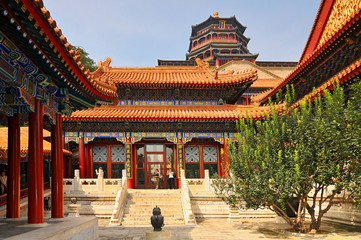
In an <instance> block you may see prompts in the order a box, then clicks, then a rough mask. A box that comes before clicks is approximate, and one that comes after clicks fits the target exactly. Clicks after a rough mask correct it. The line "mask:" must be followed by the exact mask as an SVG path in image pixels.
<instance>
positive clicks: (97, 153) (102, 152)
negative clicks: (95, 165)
mask: <svg viewBox="0 0 361 240" xmlns="http://www.w3.org/2000/svg"><path fill="white" fill-rule="evenodd" d="M93 162H107V147H106V146H94V147H93Z"/></svg>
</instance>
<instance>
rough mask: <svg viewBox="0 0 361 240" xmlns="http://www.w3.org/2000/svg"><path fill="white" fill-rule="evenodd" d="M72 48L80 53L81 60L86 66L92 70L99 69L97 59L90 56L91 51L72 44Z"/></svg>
mask: <svg viewBox="0 0 361 240" xmlns="http://www.w3.org/2000/svg"><path fill="white" fill-rule="evenodd" d="M71 48H72V49H73V50H75V51H77V52H78V53H79V55H80V61H81V63H82V64H83V66H84V67H85V68H87V69H89V70H90V71H91V72H94V71H95V70H97V65H96V64H95V61H94V60H93V59H92V58H90V57H89V53H87V52H86V51H85V50H84V48H83V47H80V46H72V47H71Z"/></svg>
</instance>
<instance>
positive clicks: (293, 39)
mask: <svg viewBox="0 0 361 240" xmlns="http://www.w3.org/2000/svg"><path fill="white" fill-rule="evenodd" d="M43 1H44V5H45V7H46V8H47V9H48V10H49V11H50V14H51V17H52V18H53V19H55V20H56V22H57V25H58V27H59V28H61V29H62V32H63V34H64V35H65V36H66V37H67V39H68V41H69V42H70V43H71V44H73V45H77V46H82V47H84V49H85V50H86V51H87V52H88V53H89V54H90V57H92V58H93V59H94V60H95V61H96V62H98V61H99V60H104V59H106V58H107V57H110V58H112V64H111V66H119V67H133V66H134V67H141V66H150V67H151V66H156V65H157V59H164V60H185V54H186V53H187V50H188V47H189V36H190V34H191V25H196V24H198V23H201V22H202V21H204V20H206V19H207V18H208V17H209V16H210V15H212V14H213V12H215V11H218V12H219V16H220V17H230V16H233V15H234V16H236V18H237V19H238V21H239V22H240V23H241V24H242V25H244V26H247V29H246V31H245V36H246V37H249V38H251V40H250V42H249V45H248V48H249V50H250V51H251V52H252V53H259V57H258V59H257V60H260V61H298V59H299V57H300V55H301V53H302V50H303V48H304V46H305V43H306V41H307V38H308V36H309V33H310V30H311V28H312V24H313V22H314V19H315V16H316V13H317V10H318V7H319V4H320V2H321V0H217V1H216V0H127V1H124V0H43Z"/></svg>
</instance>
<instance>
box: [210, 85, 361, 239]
mask: <svg viewBox="0 0 361 240" xmlns="http://www.w3.org/2000/svg"><path fill="white" fill-rule="evenodd" d="M294 96H295V94H294V88H293V87H292V88H288V90H287V93H286V97H285V99H286V103H285V104H284V109H283V111H282V114H279V112H278V111H277V110H276V107H275V106H272V103H271V102H270V104H271V106H270V107H271V110H272V114H271V115H272V117H270V116H267V117H266V118H265V119H264V120H260V121H256V122H254V121H253V120H252V119H251V118H250V119H248V120H244V119H241V120H240V121H239V122H238V123H237V125H238V129H239V136H242V138H239V139H238V143H233V144H229V145H228V148H229V150H228V152H229V159H230V169H231V173H230V177H229V178H228V179H226V180H224V179H223V180H218V181H216V182H215V184H214V186H215V188H216V190H217V193H218V194H219V195H220V196H222V198H223V199H224V200H225V201H227V202H228V203H229V204H231V205H233V206H236V205H238V206H240V207H242V208H247V209H249V208H251V209H257V208H260V207H266V208H269V209H271V210H273V211H275V212H276V213H277V214H278V215H280V216H282V217H283V218H284V219H285V220H286V221H287V222H288V223H289V224H290V225H291V226H292V227H293V228H294V229H295V230H296V231H299V232H307V231H310V230H316V231H317V230H318V229H319V227H320V224H321V218H322V216H323V215H324V214H325V213H326V212H327V211H328V210H329V209H330V207H331V205H332V201H333V200H334V198H335V197H336V196H337V194H338V193H340V192H341V191H344V190H347V191H348V194H350V195H351V196H352V197H353V198H354V199H355V202H356V203H357V202H359V199H360V196H361V170H360V169H361V168H360V167H361V165H360V163H359V160H360V154H361V111H360V105H359V104H360V103H361V83H357V84H355V85H354V86H353V87H352V94H351V98H350V99H349V101H348V102H347V104H346V101H345V96H344V90H343V88H341V87H340V86H337V87H335V88H334V90H333V92H332V93H330V92H328V91H326V90H325V91H324V94H323V96H322V98H321V97H317V98H315V99H314V101H312V102H305V101H303V102H301V103H300V106H299V107H298V108H292V107H291V103H292V102H294V101H293V99H294ZM295 202H296V203H297V204H294V203H295ZM325 203H327V204H326V205H327V206H326V207H325V208H322V207H321V205H323V206H325ZM286 208H289V209H290V210H291V211H292V212H293V213H294V215H295V216H296V217H295V218H293V217H290V216H289V214H288V213H287V211H286ZM306 211H307V212H308V213H309V214H310V215H311V221H312V222H311V225H310V226H309V227H307V226H306V223H305V214H306Z"/></svg>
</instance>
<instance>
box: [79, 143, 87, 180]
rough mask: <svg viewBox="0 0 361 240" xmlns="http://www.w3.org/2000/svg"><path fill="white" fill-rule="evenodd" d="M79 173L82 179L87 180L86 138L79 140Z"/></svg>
mask: <svg viewBox="0 0 361 240" xmlns="http://www.w3.org/2000/svg"><path fill="white" fill-rule="evenodd" d="M79 171H80V178H85V171H86V168H85V144H84V137H80V138H79Z"/></svg>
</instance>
